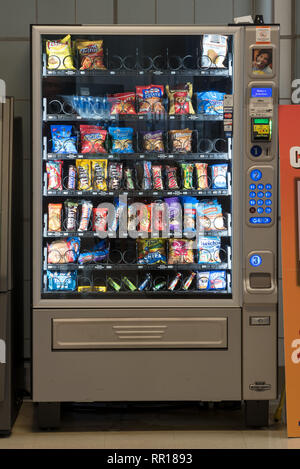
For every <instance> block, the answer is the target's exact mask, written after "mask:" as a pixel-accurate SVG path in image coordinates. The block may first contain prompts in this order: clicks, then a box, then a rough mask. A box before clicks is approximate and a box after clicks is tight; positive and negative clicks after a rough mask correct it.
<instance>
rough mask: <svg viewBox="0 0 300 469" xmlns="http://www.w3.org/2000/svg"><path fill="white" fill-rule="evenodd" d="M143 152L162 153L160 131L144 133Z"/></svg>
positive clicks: (162, 145)
mask: <svg viewBox="0 0 300 469" xmlns="http://www.w3.org/2000/svg"><path fill="white" fill-rule="evenodd" d="M143 143H144V145H143V146H144V150H145V152H146V153H163V152H164V141H163V133H162V131H161V130H155V131H154V132H145V133H144V135H143Z"/></svg>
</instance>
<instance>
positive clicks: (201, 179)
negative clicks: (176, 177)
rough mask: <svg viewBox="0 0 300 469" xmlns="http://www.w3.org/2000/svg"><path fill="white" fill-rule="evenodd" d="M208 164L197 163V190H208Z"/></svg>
mask: <svg viewBox="0 0 300 469" xmlns="http://www.w3.org/2000/svg"><path fill="white" fill-rule="evenodd" d="M207 166H208V165H207V163H195V168H196V181H197V189H199V190H205V189H208V180H207Z"/></svg>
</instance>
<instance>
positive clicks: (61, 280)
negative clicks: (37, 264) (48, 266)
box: [47, 270, 77, 291]
mask: <svg viewBox="0 0 300 469" xmlns="http://www.w3.org/2000/svg"><path fill="white" fill-rule="evenodd" d="M47 279H48V291H62V290H63V291H74V290H76V284H77V272H76V270H75V271H73V272H53V271H52V270H47Z"/></svg>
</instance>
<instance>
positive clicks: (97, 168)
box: [92, 160, 107, 191]
mask: <svg viewBox="0 0 300 469" xmlns="http://www.w3.org/2000/svg"><path fill="white" fill-rule="evenodd" d="M92 175H93V177H92V179H93V189H96V190H98V191H107V182H106V181H107V160H92Z"/></svg>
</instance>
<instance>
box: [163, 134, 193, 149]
mask: <svg viewBox="0 0 300 469" xmlns="http://www.w3.org/2000/svg"><path fill="white" fill-rule="evenodd" d="M192 133H193V131H192V130H190V129H182V130H170V131H169V135H170V143H171V151H173V152H174V153H191V152H192Z"/></svg>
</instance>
